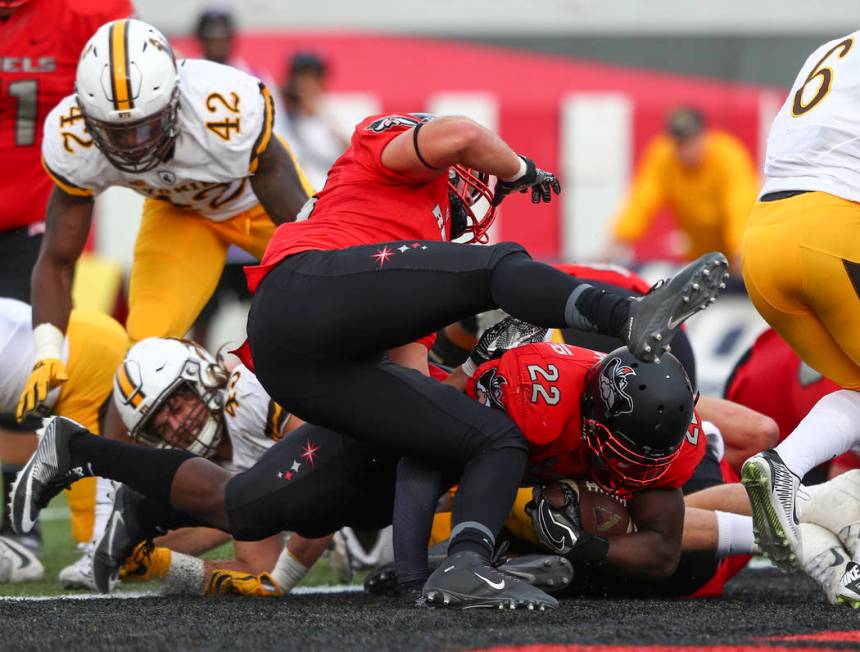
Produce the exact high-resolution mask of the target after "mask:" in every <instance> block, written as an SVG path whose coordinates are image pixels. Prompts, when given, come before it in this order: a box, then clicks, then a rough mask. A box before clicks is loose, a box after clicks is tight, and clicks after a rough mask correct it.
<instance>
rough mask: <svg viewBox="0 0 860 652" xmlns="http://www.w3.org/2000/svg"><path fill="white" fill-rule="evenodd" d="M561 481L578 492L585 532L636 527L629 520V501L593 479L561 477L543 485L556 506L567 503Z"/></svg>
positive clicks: (620, 531) (605, 533) (604, 533)
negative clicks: (606, 490)
mask: <svg viewBox="0 0 860 652" xmlns="http://www.w3.org/2000/svg"><path fill="white" fill-rule="evenodd" d="M562 484H567V485H569V486H570V487H572V488H573V490H574V491H575V492H576V493H577V494H578V495H579V513H580V517H581V518H582V529H583V530H585V531H586V532H589V533H591V534H599V535H601V536H611V535H613V534H625V533H627V532H633V531H634V530H635V529H636V526H635V524H634V523H633V521H632V520H630V514H629V512H628V511H627V502H626V501H624V500H621V499H620V498H616V497H614V496H612V495H610V494H608V493H606V492H605V491H603V490H602V489H601V488H600V487H599V486H597V485H596V484H595V483H594V482H591V481H590V480H561V481H559V482H550V483H548V484H546V485H544V488H543V493H544V496H546V499H547V500H548V501H549V504H550V505H552V506H553V507H561V505H563V504H564V492H563V491H562Z"/></svg>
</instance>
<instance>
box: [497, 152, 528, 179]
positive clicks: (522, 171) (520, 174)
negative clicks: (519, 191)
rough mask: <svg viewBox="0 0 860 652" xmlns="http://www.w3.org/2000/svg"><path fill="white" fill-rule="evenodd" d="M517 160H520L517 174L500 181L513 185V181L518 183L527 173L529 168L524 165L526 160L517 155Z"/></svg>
mask: <svg viewBox="0 0 860 652" xmlns="http://www.w3.org/2000/svg"><path fill="white" fill-rule="evenodd" d="M517 158H518V159H520V169H519V170H517V173H516V174H515V175H514V176H512V177H507V178H502V181H504V182H505V183H514V182H515V181H519V180H520V179H522V178H523V177H524V176H525V175H526V172H528V169H529V166H528V165H526V160H525V159H524V158H523V157H522V156H519V155H517Z"/></svg>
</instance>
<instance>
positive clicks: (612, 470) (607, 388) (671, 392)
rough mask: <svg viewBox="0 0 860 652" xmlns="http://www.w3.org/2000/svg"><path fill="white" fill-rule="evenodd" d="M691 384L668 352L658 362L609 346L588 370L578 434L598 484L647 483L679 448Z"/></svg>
mask: <svg viewBox="0 0 860 652" xmlns="http://www.w3.org/2000/svg"><path fill="white" fill-rule="evenodd" d="M694 405H695V399H694V397H693V388H692V386H691V385H690V379H689V378H688V377H687V373H686V372H685V371H684V367H683V366H682V365H681V363H680V362H679V361H678V359H677V358H676V357H675V356H673V355H672V354H666V355H663V356H661V358H660V362H659V363H653V362H642V361H641V360H637V359H636V358H635V357H634V356H633V354H632V353H630V351H629V350H628V349H627V347H621V348H619V349H615V350H614V351H612V352H611V353H608V354H607V355H606V357H604V358H603V359H602V360H600V361H599V362H598V363H596V364H595V365H594V366H593V367H592V368H591V369H589V370H588V373H587V375H586V379H585V390H584V392H583V395H582V433H583V434H582V436H583V439H584V441H585V445H586V447H587V449H588V451H589V453H590V457H591V463H592V476H593V478H594V480H595V481H596V482H597V483H598V484H600V485H601V486H602V487H603V488H604V489H606V490H607V491H610V492H617V491H619V490H620V489H628V490H629V489H635V488H642V487H647V486H649V485H651V484H654V483H655V482H656V481H657V480H659V479H660V478H661V477H662V476H663V475H664V474H665V473H666V471H668V470H669V466H670V465H671V463H672V462H673V461H674V460H675V459H676V458H677V457H678V455H679V454H680V452H681V444H682V443H683V441H684V437H685V435H686V433H687V429H688V428H689V426H690V421H691V419H692V418H693V406H694Z"/></svg>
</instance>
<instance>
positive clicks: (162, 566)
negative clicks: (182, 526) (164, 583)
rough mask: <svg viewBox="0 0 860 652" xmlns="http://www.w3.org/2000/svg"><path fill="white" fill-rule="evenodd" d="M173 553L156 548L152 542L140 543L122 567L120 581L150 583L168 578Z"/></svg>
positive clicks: (166, 549) (168, 549) (165, 549)
mask: <svg viewBox="0 0 860 652" xmlns="http://www.w3.org/2000/svg"><path fill="white" fill-rule="evenodd" d="M172 556H173V552H172V551H171V550H170V548H160V547H159V548H156V547H155V545H154V544H153V543H152V541H141V542H140V543H138V544H137V545H136V546H135V547H134V550H132V551H131V554H130V555H129V556H128V559H126V560H125V563H124V564H123V565H122V566H120V569H119V579H121V580H123V581H124V582H149V581H151V580H160V579H164V578H165V577H167V572H168V571H169V570H170V560H171V558H172Z"/></svg>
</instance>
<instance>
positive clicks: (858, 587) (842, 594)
mask: <svg viewBox="0 0 860 652" xmlns="http://www.w3.org/2000/svg"><path fill="white" fill-rule="evenodd" d="M836 602H837V603H838V604H844V605H845V606H846V607H851V608H852V609H858V608H860V565H857V564H856V563H855V562H853V561H849V562H848V567H847V568H846V569H845V574H844V575H843V576H842V579H841V580H840V581H839V591H838V592H837V593H836Z"/></svg>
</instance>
